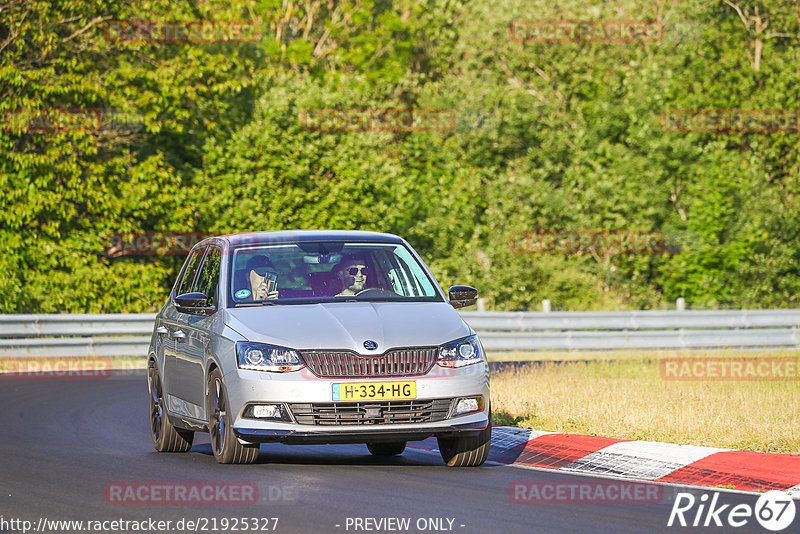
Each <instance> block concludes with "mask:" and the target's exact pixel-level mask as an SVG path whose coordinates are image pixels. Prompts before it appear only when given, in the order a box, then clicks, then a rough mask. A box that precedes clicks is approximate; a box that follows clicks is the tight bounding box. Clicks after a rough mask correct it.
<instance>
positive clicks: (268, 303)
mask: <svg viewBox="0 0 800 534" xmlns="http://www.w3.org/2000/svg"><path fill="white" fill-rule="evenodd" d="M277 304H278V303H277V302H275V301H272V300H262V301H259V302H239V303H238V304H236V306H234V307H235V308H251V307H253V306H277Z"/></svg>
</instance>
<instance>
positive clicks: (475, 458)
mask: <svg viewBox="0 0 800 534" xmlns="http://www.w3.org/2000/svg"><path fill="white" fill-rule="evenodd" d="M436 439H437V441H438V442H439V452H440V453H441V455H442V460H444V462H445V463H446V464H447V465H449V466H450V467H477V466H479V465H482V464H483V462H485V461H486V458H487V457H488V456H489V446H490V445H491V443H492V412H489V424H488V425H486V428H485V429H484V430H481V432H480V434H478V435H477V436H468V437H463V438H436Z"/></svg>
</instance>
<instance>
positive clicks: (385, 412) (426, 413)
mask: <svg viewBox="0 0 800 534" xmlns="http://www.w3.org/2000/svg"><path fill="white" fill-rule="evenodd" d="M451 404H452V399H434V400H403V401H365V402H319V403H292V404H289V409H290V410H291V411H292V413H293V414H294V417H295V419H296V420H297V423H298V424H301V425H384V424H393V423H431V422H436V421H444V420H445V419H446V418H447V414H448V412H449V411H450V405H451Z"/></svg>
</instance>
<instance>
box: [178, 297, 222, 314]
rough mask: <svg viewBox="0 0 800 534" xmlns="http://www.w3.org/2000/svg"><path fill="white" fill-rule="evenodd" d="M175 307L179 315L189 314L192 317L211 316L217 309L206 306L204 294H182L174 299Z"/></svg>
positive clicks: (206, 298) (206, 300)
mask: <svg viewBox="0 0 800 534" xmlns="http://www.w3.org/2000/svg"><path fill="white" fill-rule="evenodd" d="M175 307H176V308H177V309H178V311H179V312H181V313H191V314H193V315H211V314H212V313H214V312H215V311H216V309H217V307H216V306H209V305H208V297H207V296H206V295H205V293H184V294H183V295H178V296H177V297H175Z"/></svg>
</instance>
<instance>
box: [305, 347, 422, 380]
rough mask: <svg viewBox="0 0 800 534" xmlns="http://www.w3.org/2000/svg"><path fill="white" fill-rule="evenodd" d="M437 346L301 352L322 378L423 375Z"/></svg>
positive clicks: (311, 368) (308, 364) (310, 367)
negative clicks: (368, 352) (373, 351)
mask: <svg viewBox="0 0 800 534" xmlns="http://www.w3.org/2000/svg"><path fill="white" fill-rule="evenodd" d="M436 351H437V348H436V347H419V348H408V349H392V350H390V351H388V352H386V353H385V354H375V355H369V356H362V355H360V354H356V353H355V352H350V351H316V350H315V351H302V352H301V355H302V356H303V360H304V361H305V362H306V365H307V366H308V368H309V369H310V370H311V372H312V373H314V374H315V375H317V376H318V377H321V378H354V377H387V376H416V375H424V374H426V373H427V372H428V371H430V370H431V367H433V365H434V364H435V363H436Z"/></svg>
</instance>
